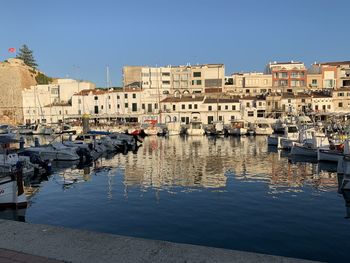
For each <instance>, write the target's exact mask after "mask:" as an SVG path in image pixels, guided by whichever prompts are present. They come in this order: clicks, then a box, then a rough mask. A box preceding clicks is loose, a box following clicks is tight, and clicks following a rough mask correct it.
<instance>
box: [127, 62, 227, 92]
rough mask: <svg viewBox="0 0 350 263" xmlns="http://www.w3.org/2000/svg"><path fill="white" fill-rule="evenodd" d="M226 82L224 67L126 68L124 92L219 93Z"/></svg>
mask: <svg viewBox="0 0 350 263" xmlns="http://www.w3.org/2000/svg"><path fill="white" fill-rule="evenodd" d="M224 82H225V68H224V65H223V64H204V65H189V64H188V65H186V66H167V67H148V66H144V67H139V66H126V67H124V68H123V83H124V87H125V88H131V87H136V88H142V89H147V90H153V91H154V92H153V93H154V94H156V93H157V94H158V92H159V93H161V94H164V95H167V94H176V95H179V94H193V93H215V92H222V90H223V87H224Z"/></svg>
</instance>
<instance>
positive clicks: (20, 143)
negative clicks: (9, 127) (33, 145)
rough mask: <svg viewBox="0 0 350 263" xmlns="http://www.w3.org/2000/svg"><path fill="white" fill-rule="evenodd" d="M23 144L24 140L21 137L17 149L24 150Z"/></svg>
mask: <svg viewBox="0 0 350 263" xmlns="http://www.w3.org/2000/svg"><path fill="white" fill-rule="evenodd" d="M24 144H25V141H24V138H23V137H22V136H21V138H19V149H20V150H23V149H24Z"/></svg>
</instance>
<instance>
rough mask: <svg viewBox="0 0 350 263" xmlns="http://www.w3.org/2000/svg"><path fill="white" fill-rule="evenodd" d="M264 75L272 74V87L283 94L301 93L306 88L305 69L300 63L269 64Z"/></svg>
mask: <svg viewBox="0 0 350 263" xmlns="http://www.w3.org/2000/svg"><path fill="white" fill-rule="evenodd" d="M265 73H267V74H272V86H273V87H274V88H275V89H277V88H279V89H282V91H283V92H293V91H301V90H304V89H305V87H306V83H307V74H306V67H305V65H304V63H302V62H295V61H290V62H276V61H274V62H270V63H269V64H268V65H267V66H266V72H265Z"/></svg>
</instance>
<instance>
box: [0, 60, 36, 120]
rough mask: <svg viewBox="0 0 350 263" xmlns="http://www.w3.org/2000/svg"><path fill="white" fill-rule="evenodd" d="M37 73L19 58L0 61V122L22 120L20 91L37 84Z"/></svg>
mask: <svg viewBox="0 0 350 263" xmlns="http://www.w3.org/2000/svg"><path fill="white" fill-rule="evenodd" d="M37 74H38V73H37V72H36V71H34V70H33V69H32V68H30V67H28V66H27V65H25V64H24V63H23V61H22V60H19V59H15V58H11V59H8V60H7V61H5V62H0V123H16V122H22V121H23V114H22V96H21V91H22V90H23V89H27V88H29V87H30V86H31V85H36V84H37V81H36V79H35V77H36V76H37Z"/></svg>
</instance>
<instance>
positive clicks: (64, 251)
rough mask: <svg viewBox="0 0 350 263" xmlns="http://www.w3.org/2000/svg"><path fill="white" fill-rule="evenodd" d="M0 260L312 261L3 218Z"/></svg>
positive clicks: (50, 261)
mask: <svg viewBox="0 0 350 263" xmlns="http://www.w3.org/2000/svg"><path fill="white" fill-rule="evenodd" d="M0 227H1V239H0V262H6V263H7V262H9V263H12V262H47V263H54V262H61V261H63V262H85V263H89V262H91V263H92V262H94V263H97V262H105V263H108V262H284V263H287V262H311V261H305V260H299V259H293V258H285V257H279V256H271V255H264V254H257V253H249V252H241V251H235V250H226V249H219V248H211V247H203V246H194V245H187V244H178V243H171V242H165V241H158V240H146V239H141V238H134V237H126V236H118V235H111V234H104V233H97V232H90V231H83V230H76V229H68V228H62V227H54V226H48V225H38V224H29V223H21V222H15V221H7V220H0Z"/></svg>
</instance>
